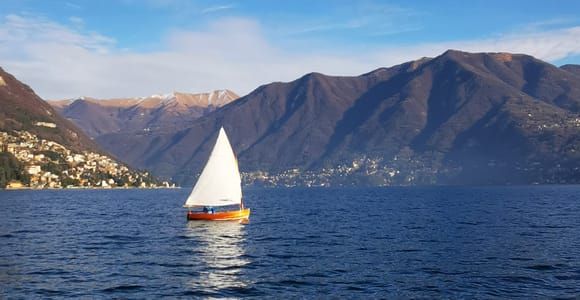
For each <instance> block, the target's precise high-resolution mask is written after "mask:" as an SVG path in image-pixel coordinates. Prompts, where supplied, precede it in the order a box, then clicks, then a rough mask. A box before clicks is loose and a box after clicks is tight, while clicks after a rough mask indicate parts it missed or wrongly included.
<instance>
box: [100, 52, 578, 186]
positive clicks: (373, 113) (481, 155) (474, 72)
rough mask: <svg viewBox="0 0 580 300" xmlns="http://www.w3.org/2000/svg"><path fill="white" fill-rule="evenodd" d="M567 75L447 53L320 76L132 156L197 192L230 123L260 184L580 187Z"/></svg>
mask: <svg viewBox="0 0 580 300" xmlns="http://www.w3.org/2000/svg"><path fill="white" fill-rule="evenodd" d="M566 69H568V68H557V67H555V66H553V65H551V64H549V63H546V62H543V61H541V60H538V59H535V58H534V57H531V56H528V55H521V54H509V53H466V52H460V51H453V50H450V51H447V52H445V53H444V54H442V55H440V56H438V57H436V58H423V59H420V60H417V61H412V62H408V63H404V64H401V65H398V66H394V67H391V68H380V69H378V70H375V71H372V72H370V73H367V74H363V75H361V76H355V77H336V76H326V75H323V74H318V73H311V74H307V75H305V76H303V77H301V78H299V79H297V80H295V81H292V82H288V83H280V82H276V83H271V84H268V85H264V86H261V87H259V88H257V89H256V90H254V91H253V92H252V93H250V94H249V95H247V96H244V97H242V98H240V99H239V100H237V101H235V102H233V103H230V104H228V105H225V106H224V107H222V108H221V109H218V110H216V111H214V112H212V113H210V114H208V115H206V116H204V117H201V118H199V119H197V120H195V121H193V122H192V124H191V125H190V126H189V127H187V128H184V129H182V130H178V131H175V132H167V133H165V134H160V135H158V136H156V137H155V139H151V140H149V141H148V142H147V143H143V144H139V145H138V146H137V145H134V146H132V147H128V148H127V153H126V157H130V159H129V160H128V162H129V163H131V164H133V165H135V166H139V167H143V168H148V169H150V170H152V171H153V173H154V174H157V175H161V176H168V177H173V178H174V179H175V180H177V181H179V182H181V183H185V184H190V183H192V181H193V180H194V178H195V176H196V174H197V172H199V170H200V169H201V168H202V167H203V164H204V162H205V160H206V159H207V157H208V155H209V151H210V149H211V147H212V145H213V143H214V140H215V137H216V133H217V131H218V130H219V128H220V126H224V127H225V128H226V130H227V132H228V135H229V136H230V140H231V141H232V144H233V147H234V149H235V150H236V152H237V155H238V158H239V161H240V166H241V168H242V170H243V171H246V172H255V173H256V174H261V175H259V176H262V177H264V176H263V174H267V176H269V178H273V177H276V176H278V177H280V176H282V177H284V176H286V177H288V176H289V175H288V174H302V175H305V174H314V175H316V174H318V175H319V176H318V177H319V178H321V177H320V176H322V177H324V176H326V177H325V178H328V177H329V176H331V177H332V176H334V175H333V174H335V175H336V174H338V175H336V176H334V178H331V181H330V184H332V183H333V182H343V183H346V184H348V182H358V180H367V179H369V178H371V179H373V182H366V183H371V184H377V183H378V184H497V183H500V184H501V183H512V184H515V183H536V182H537V183H551V182H559V183H566V182H580V171H579V170H580V116H579V112H580V76H579V75H577V74H575V73H574V72H572V71H570V70H566ZM109 143H111V144H115V143H124V138H123V137H121V136H119V137H116V138H114V139H111V140H110V141H109ZM129 148H130V149H129ZM340 170H347V171H340ZM353 170H354V171H353ZM357 170H364V172H362V173H361V172H358V173H357ZM258 171H265V173H264V172H262V173H260V172H258ZM289 172H290V173H289ZM341 172H342V173H341ZM345 172H346V173H345ZM285 174H286V175H285ZM329 174H330V175H329ZM292 176H293V175H292ZM339 177H342V178H339ZM297 178H300V176H297ZM314 178H316V176H314ZM360 178H363V179H360Z"/></svg>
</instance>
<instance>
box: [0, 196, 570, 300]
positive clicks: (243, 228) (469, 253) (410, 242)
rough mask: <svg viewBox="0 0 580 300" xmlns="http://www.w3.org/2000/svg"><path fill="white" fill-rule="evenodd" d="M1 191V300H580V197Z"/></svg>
mask: <svg viewBox="0 0 580 300" xmlns="http://www.w3.org/2000/svg"><path fill="white" fill-rule="evenodd" d="M188 192H189V190H186V189H183V190H115V191H87V190H83V191H81V190H79V191H0V298H6V299H19V298H26V299H30V298H61V297H84V298H103V299H110V298H139V299H142V298H160V297H170V298H192V297H234V298H238V297H257V298H280V299H283V298H288V297H305V298H327V297H329V296H338V297H341V298H342V297H348V298H369V297H371V298H372V297H376V298H381V297H389V296H390V297H401V298H411V297H412V298H417V297H419V298H494V297H498V298H526V299H527V298H545V297H564V298H570V297H580V186H534V187H499V188H498V187H482V188H464V187H462V188H458V187H453V188H451V187H437V188H388V189H270V190H260V189H253V190H252V189H249V190H245V191H244V192H245V198H246V203H247V205H248V206H249V207H251V208H252V215H251V220H250V223H249V224H247V225H243V224H239V223H235V222H234V223H232V222H225V223H208V222H187V221H186V220H185V211H184V210H183V209H182V208H181V205H182V204H183V202H184V200H185V198H186V196H187V194H188Z"/></svg>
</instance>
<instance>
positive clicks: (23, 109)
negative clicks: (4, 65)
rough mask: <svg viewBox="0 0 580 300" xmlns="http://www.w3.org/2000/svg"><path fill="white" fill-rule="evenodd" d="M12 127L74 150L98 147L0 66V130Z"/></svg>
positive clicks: (8, 129) (9, 129)
mask: <svg viewBox="0 0 580 300" xmlns="http://www.w3.org/2000/svg"><path fill="white" fill-rule="evenodd" d="M12 130H26V131H29V132H31V133H33V134H35V135H38V136H39V137H40V138H43V139H46V140H51V141H55V142H57V143H59V144H62V145H64V146H67V147H69V148H71V149H74V150H95V149H98V148H99V147H98V146H97V144H96V143H95V142H94V141H93V140H91V139H90V138H89V137H88V136H86V135H85V134H84V133H83V132H82V131H80V130H79V129H78V128H77V127H76V126H75V125H74V124H73V123H71V122H70V121H68V120H66V119H65V118H63V117H61V116H60V115H59V114H58V113H57V112H56V111H55V110H54V109H53V108H52V107H51V106H50V105H49V104H48V103H46V102H45V101H44V100H42V99H41V98H40V97H38V96H37V95H36V94H35V93H34V91H33V90H32V89H31V88H30V87H29V86H27V85H25V84H23V83H21V82H20V81H18V80H17V79H16V78H15V77H14V76H12V75H11V74H9V73H7V72H5V71H4V70H3V69H1V68H0V131H5V132H6V131H12Z"/></svg>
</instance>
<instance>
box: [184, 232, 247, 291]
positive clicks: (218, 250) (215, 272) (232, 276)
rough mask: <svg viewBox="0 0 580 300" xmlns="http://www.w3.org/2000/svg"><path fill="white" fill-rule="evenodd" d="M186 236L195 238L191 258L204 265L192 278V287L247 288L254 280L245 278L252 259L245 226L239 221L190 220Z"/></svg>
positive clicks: (204, 288) (201, 288)
mask: <svg viewBox="0 0 580 300" xmlns="http://www.w3.org/2000/svg"><path fill="white" fill-rule="evenodd" d="M187 236H188V237H189V238H191V239H192V242H193V241H195V243H192V247H194V249H192V250H194V251H193V252H194V253H196V254H195V257H193V258H192V259H194V260H197V261H200V262H201V265H203V266H204V267H203V268H202V269H201V270H200V272H199V273H200V276H199V277H197V278H192V280H191V281H190V284H189V287H190V288H193V289H195V290H201V291H204V292H210V293H215V292H217V291H219V290H223V289H244V288H246V287H248V286H249V285H250V284H251V282H249V281H247V280H244V279H243V274H242V272H243V269H244V267H245V266H246V265H248V264H249V263H250V260H249V259H248V258H247V257H246V256H245V249H244V247H245V230H244V225H243V224H240V223H239V222H188V223H187Z"/></svg>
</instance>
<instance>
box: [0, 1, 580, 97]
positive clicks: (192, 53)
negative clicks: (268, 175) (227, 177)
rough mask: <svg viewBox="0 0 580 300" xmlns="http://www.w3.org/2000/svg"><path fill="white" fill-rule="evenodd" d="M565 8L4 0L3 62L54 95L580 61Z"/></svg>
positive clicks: (578, 22)
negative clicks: (500, 60)
mask: <svg viewBox="0 0 580 300" xmlns="http://www.w3.org/2000/svg"><path fill="white" fill-rule="evenodd" d="M500 4H501V6H502V12H501V14H498V13H497V6H498V5H500ZM559 4H560V5H558V6H555V5H549V4H545V3H542V2H540V1H532V2H530V1H526V2H524V1H514V2H510V3H502V2H499V1H494V2H491V3H490V2H489V1H476V2H472V3H469V4H460V5H457V4H456V3H452V1H445V3H417V2H408V1H388V2H387V1H365V2H363V3H354V4H353V3H348V2H346V1H338V2H329V1H322V2H316V3H309V2H306V1H296V2H292V3H271V2H261V1H244V2H241V1H225V2H218V3H216V2H210V1H185V0H148V1H142V2H141V1H133V0H124V1H101V2H98V3H92V2H85V1H80V0H71V1H64V0H59V1H50V2H46V1H34V0H31V1H11V0H8V1H3V2H2V3H0V10H2V12H3V13H1V14H0V43H2V44H4V45H9V47H7V46H5V47H3V49H2V50H0V62H1V63H0V66H1V67H2V68H4V69H5V70H6V71H7V72H9V73H12V74H14V76H16V77H17V78H19V79H21V80H22V81H24V82H26V83H27V84H29V85H30V86H32V87H34V89H35V91H36V92H37V93H38V94H39V95H40V96H41V97H42V98H43V99H50V100H59V99H71V98H78V97H80V96H86V97H93V98H97V99H101V98H125V97H140V96H144V95H152V94H166V93H170V92H172V91H179V92H186V93H205V92H210V91H213V90H223V89H229V90H231V91H233V92H235V93H236V94H238V95H240V96H243V95H246V94H247V93H249V92H250V91H252V90H253V89H255V88H257V87H258V86H260V85H263V84H267V83H270V82H288V81H292V80H294V79H296V78H299V77H301V76H303V75H304V74H307V73H311V72H317V73H323V74H326V75H329V76H356V75H360V74H364V73H368V72H370V71H372V70H376V69H378V68H382V67H391V66H393V65H397V64H401V63H404V62H407V61H412V60H416V59H419V58H421V57H436V56H438V55H440V54H441V53H443V52H444V51H446V50H447V49H456V50H459V51H465V52H509V53H518V54H527V55H532V56H534V57H536V58H538V59H542V60H544V61H547V62H549V63H552V64H554V65H557V66H560V65H563V64H580V18H579V16H578V13H577V12H578V11H580V3H577V2H574V1H560V2H559ZM522 7H523V8H522ZM200 45H202V46H201V47H200ZM208 45H209V46H208ZM232 49H234V50H235V51H232ZM248 74H249V75H248Z"/></svg>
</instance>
